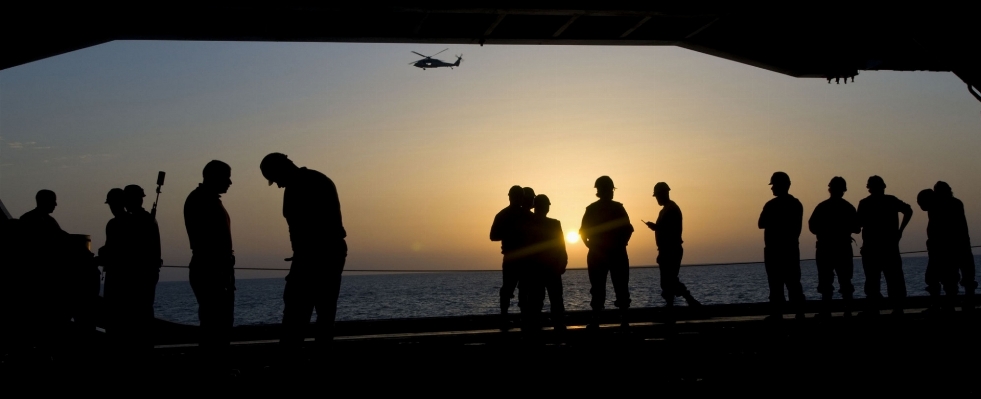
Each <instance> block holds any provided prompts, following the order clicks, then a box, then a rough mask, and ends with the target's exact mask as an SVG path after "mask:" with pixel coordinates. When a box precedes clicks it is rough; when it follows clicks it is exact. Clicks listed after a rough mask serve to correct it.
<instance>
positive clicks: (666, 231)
mask: <svg viewBox="0 0 981 399" xmlns="http://www.w3.org/2000/svg"><path fill="white" fill-rule="evenodd" d="M670 191H671V187H668V184H667V183H665V182H659V183H657V184H655V185H654V198H655V199H657V204H658V205H660V206H661V207H662V208H661V211H660V212H658V214H657V221H655V222H646V224H647V228H649V229H651V230H652V231H653V232H654V242H655V243H657V269H658V271H659V272H660V274H661V297H662V298H664V302H665V304H666V306H667V307H668V308H673V307H674V298H675V297H683V298H685V302H687V303H688V306H699V305H701V303H699V302H698V301H697V300H696V299H695V297H694V296H692V295H691V291H688V287H686V286H685V284H684V283H682V282H681V280H680V279H678V273H679V272H680V271H681V259H682V257H683V256H684V253H685V250H684V248H683V247H682V246H681V244H682V243H683V242H684V241H682V240H681V227H682V225H681V220H682V219H681V208H680V207H678V204H677V203H675V202H674V201H672V200H671V195H670V193H669V192H670Z"/></svg>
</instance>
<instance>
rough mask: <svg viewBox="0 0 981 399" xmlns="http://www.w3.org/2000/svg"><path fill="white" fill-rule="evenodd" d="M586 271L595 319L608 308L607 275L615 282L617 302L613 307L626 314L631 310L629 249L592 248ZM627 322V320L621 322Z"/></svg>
mask: <svg viewBox="0 0 981 399" xmlns="http://www.w3.org/2000/svg"><path fill="white" fill-rule="evenodd" d="M586 270H587V272H588V273H589V286H590V288H589V294H590V296H591V297H592V298H591V300H590V301H589V306H590V307H591V308H592V309H593V315H594V323H596V321H595V317H596V316H597V315H598V313H599V312H601V311H602V310H603V308H604V307H606V275H607V274H609V275H610V279H611V280H613V292H614V293H615V294H616V300H615V301H614V302H613V305H614V306H616V307H617V308H619V309H620V310H621V311H623V312H625V311H626V310H627V309H629V308H630V291H629V289H628V284H629V283H630V260H629V259H628V258H627V248H626V247H617V248H610V249H594V248H590V250H589V253H588V254H587V255H586ZM621 322H625V320H621Z"/></svg>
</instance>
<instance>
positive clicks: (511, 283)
mask: <svg viewBox="0 0 981 399" xmlns="http://www.w3.org/2000/svg"><path fill="white" fill-rule="evenodd" d="M513 263H514V262H512V261H506V262H504V263H503V264H502V265H501V270H502V272H503V273H502V274H503V277H504V281H503V283H502V284H501V291H500V295H501V314H503V315H506V314H507V313H508V309H509V308H510V307H511V299H512V298H514V290H515V289H517V288H518V273H519V272H520V270H518V268H516V267H515V266H514V265H513Z"/></svg>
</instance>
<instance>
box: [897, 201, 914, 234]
mask: <svg viewBox="0 0 981 399" xmlns="http://www.w3.org/2000/svg"><path fill="white" fill-rule="evenodd" d="M899 203H900V204H901V205H900V208H899V211H900V212H902V213H903V222H902V223H900V224H899V237H898V238H899V239H902V238H903V230H906V225H907V224H909V220H910V219H912V218H913V207H911V206H909V204H907V203H905V202H903V201H899Z"/></svg>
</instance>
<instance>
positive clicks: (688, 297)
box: [684, 293, 702, 307]
mask: <svg viewBox="0 0 981 399" xmlns="http://www.w3.org/2000/svg"><path fill="white" fill-rule="evenodd" d="M684 297H685V302H686V303H687V304H688V306H689V307H698V306H702V303H701V302H699V301H698V300H697V299H695V297H693V296H692V295H691V293H688V294H685V295H684Z"/></svg>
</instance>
